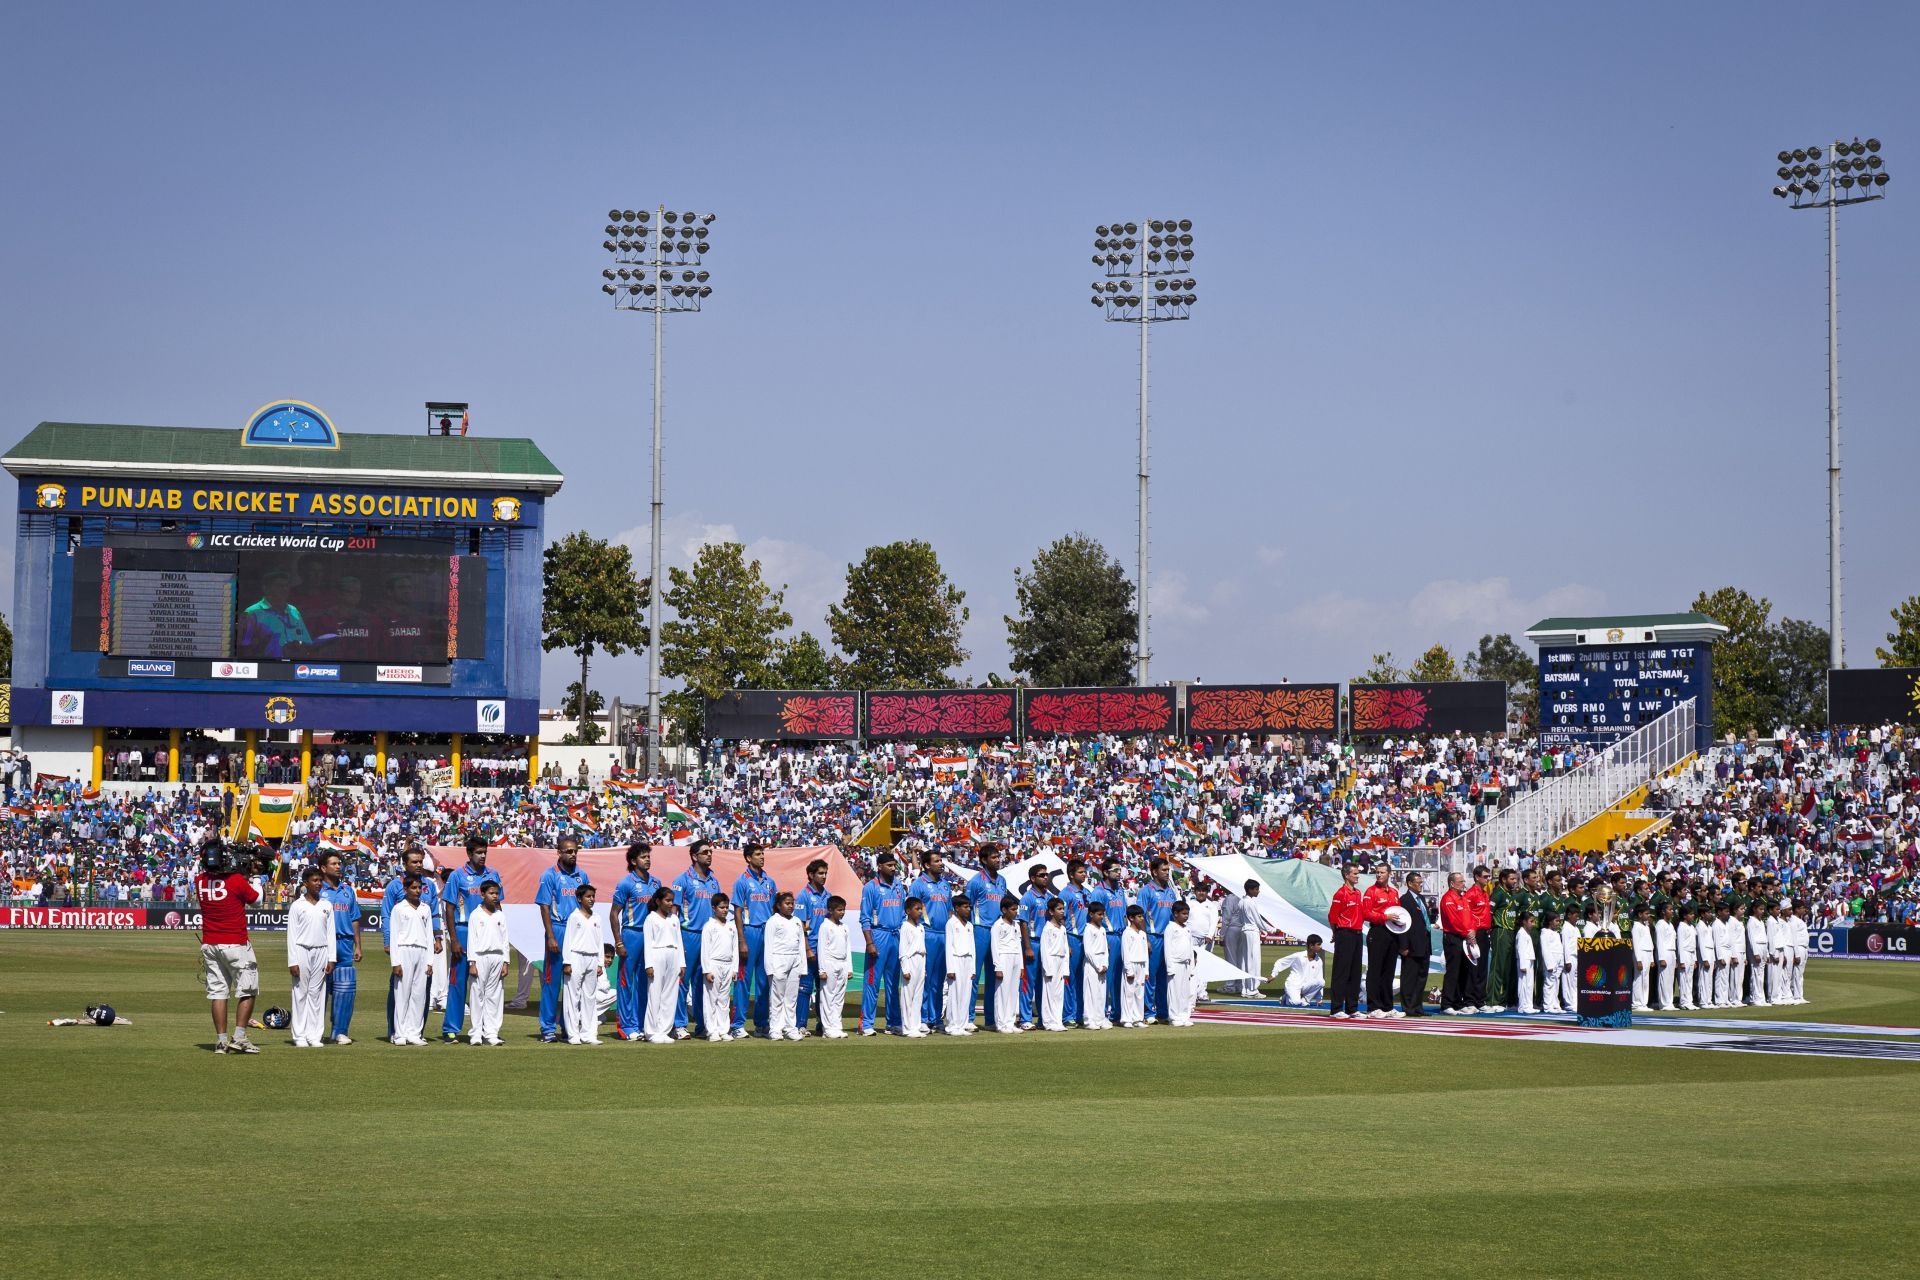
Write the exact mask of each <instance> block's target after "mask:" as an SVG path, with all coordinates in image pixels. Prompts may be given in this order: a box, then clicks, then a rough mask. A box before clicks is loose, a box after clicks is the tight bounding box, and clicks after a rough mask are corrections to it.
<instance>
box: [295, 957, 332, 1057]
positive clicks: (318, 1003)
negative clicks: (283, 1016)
mask: <svg viewBox="0 0 1920 1280" xmlns="http://www.w3.org/2000/svg"><path fill="white" fill-rule="evenodd" d="M332 962H333V948H332V947H296V948H294V951H293V963H294V964H296V965H298V966H299V968H300V976H299V977H297V978H295V979H294V980H293V1026H292V1028H291V1030H292V1031H293V1042H294V1043H295V1044H319V1043H320V1037H321V1036H322V1035H323V1034H325V1030H326V1013H327V966H328V965H329V964H331V963H332Z"/></svg>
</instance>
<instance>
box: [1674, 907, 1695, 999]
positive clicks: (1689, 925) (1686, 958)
mask: <svg viewBox="0 0 1920 1280" xmlns="http://www.w3.org/2000/svg"><path fill="white" fill-rule="evenodd" d="M1673 954H1674V962H1675V963H1676V964H1677V965H1679V970H1678V983H1677V987H1676V991H1675V994H1676V996H1677V997H1678V999H1679V1005H1680V1008H1682V1009H1692V1008H1694V1007H1695V1005H1694V1003H1693V975H1694V970H1695V969H1696V968H1697V967H1698V966H1699V964H1700V942H1699V938H1698V933H1697V931H1696V930H1695V929H1694V927H1693V904H1692V903H1688V904H1687V905H1686V906H1684V907H1681V908H1680V923H1679V924H1678V925H1676V926H1675V927H1674V930H1673Z"/></svg>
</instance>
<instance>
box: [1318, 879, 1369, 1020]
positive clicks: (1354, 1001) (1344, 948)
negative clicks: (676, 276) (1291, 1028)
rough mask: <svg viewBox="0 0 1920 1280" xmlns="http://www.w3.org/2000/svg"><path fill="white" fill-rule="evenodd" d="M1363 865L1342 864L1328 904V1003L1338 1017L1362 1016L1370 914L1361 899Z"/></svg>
mask: <svg viewBox="0 0 1920 1280" xmlns="http://www.w3.org/2000/svg"><path fill="white" fill-rule="evenodd" d="M1359 886H1360V868H1359V867H1356V866H1354V865H1353V863H1351V862H1349V863H1347V864H1346V865H1345V866H1343V867H1341V868H1340V887H1339V888H1338V889H1335V890H1334V891H1333V900H1332V901H1331V902H1329V903H1328V904H1327V923H1328V924H1329V925H1331V926H1333V988H1332V990H1331V991H1330V992H1329V993H1328V995H1327V1001H1328V1005H1329V1007H1330V1008H1331V1010H1332V1012H1333V1016H1334V1017H1336V1018H1342V1019H1345V1018H1357V1017H1359V1016H1360V925H1361V923H1362V922H1363V921H1364V920H1365V919H1366V918H1367V913H1366V906H1365V904H1364V903H1362V901H1361V899H1360V887H1359Z"/></svg>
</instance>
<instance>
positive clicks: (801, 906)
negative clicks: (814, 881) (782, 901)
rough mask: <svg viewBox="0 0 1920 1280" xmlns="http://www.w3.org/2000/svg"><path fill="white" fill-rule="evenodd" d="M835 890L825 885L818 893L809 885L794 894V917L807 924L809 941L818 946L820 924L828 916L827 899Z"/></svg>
mask: <svg viewBox="0 0 1920 1280" xmlns="http://www.w3.org/2000/svg"><path fill="white" fill-rule="evenodd" d="M832 896H833V891H832V890H831V889H828V888H827V887H826V886H825V885H822V886H821V887H820V891H819V892H818V893H815V892H814V889H813V886H812V885H808V886H807V887H806V888H804V889H802V890H800V892H798V893H796V894H794V895H793V918H794V919H796V920H798V921H799V922H800V923H802V924H804V925H806V926H807V941H809V942H811V943H812V944H813V945H814V946H815V947H816V948H817V947H818V946H819V945H820V925H821V923H822V922H823V921H825V920H826V918H827V899H828V898H831V897H832Z"/></svg>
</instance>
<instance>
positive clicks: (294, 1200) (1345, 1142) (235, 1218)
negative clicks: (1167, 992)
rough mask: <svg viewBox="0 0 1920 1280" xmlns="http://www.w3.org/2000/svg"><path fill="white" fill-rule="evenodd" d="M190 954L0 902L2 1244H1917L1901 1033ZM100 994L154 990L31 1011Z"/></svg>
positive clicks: (935, 1265)
mask: <svg viewBox="0 0 1920 1280" xmlns="http://www.w3.org/2000/svg"><path fill="white" fill-rule="evenodd" d="M256 946H257V949H258V950H259V952H260V955H261V959H262V962H263V972H264V973H265V975H266V976H267V986H266V989H265V990H264V991H263V999H262V1002H261V1007H262V1008H264V1007H265V1006H266V1005H267V1004H269V1003H281V1004H285V1003H286V983H285V971H284V969H279V968H276V966H277V965H278V964H279V963H280V961H281V958H282V957H283V955H284V950H283V944H282V943H281V941H280V939H279V938H278V937H272V936H269V937H266V938H262V939H259V940H257V943H256ZM376 959H377V952H376V953H375V955H370V956H369V957H368V960H369V961H370V962H373V961H376ZM196 962H197V953H196V950H195V946H194V943H193V939H192V938H191V937H190V936H184V935H177V934H111V935H109V934H48V933H25V932H21V933H12V934H7V935H0V1010H4V1013H0V1071H3V1072H4V1077H3V1078H4V1080H5V1085H6V1093H7V1097H8V1101H9V1107H8V1111H9V1121H10V1123H9V1126H8V1141H7V1145H6V1161H5V1171H4V1174H0V1260H3V1261H0V1269H3V1270H4V1272H5V1274H7V1275H9V1276H17V1277H28V1276H95V1275H113V1276H119V1277H128V1278H131V1277H144V1276H226V1275H235V1276H238V1275H248V1276H253V1275H265V1276H281V1275H287V1276H294V1275H299V1276H318V1275H328V1276H339V1277H358V1276H382V1277H389V1276H405V1277H425V1276H457V1277H462V1278H471V1277H476V1276H493V1275H501V1276H505V1275H512V1276H589V1275H624V1274H628V1273H645V1272H648V1271H652V1270H656V1269H669V1268H670V1269H672V1270H676V1271H681V1272H687V1273H690V1274H697V1275H744V1276H759V1275H785V1276H794V1275H832V1276H845V1275H913V1276H916V1277H928V1276H998V1275H1035V1274H1039V1275H1048V1276H1058V1275H1065V1276H1072V1275H1083V1274H1085V1275H1116V1274H1120V1275H1134V1274H1146V1273H1149V1272H1152V1273H1159V1274H1168V1273H1172V1272H1185V1273H1190V1274H1196V1275H1258V1276H1281V1275H1296V1274H1314V1275H1324V1276H1329V1277H1345V1276H1354V1275H1396V1276H1399V1275H1412V1274H1419V1275H1426V1276H1442V1275H1471V1276H1476V1277H1482V1278H1484V1277H1489V1276H1519V1275H1552V1276H1561V1275H1588V1274H1602V1273H1606V1274H1610V1275H1612V1276H1616V1277H1618V1276H1623V1275H1624V1276H1685V1275H1702V1276H1705V1275H1712V1276H1714V1277H1716V1278H1718V1277H1724V1276H1727V1275H1736V1274H1737V1275H1743V1276H1753V1275H1784V1274H1788V1273H1789V1272H1791V1273H1793V1274H1795V1275H1798V1276H1811V1275H1829V1274H1831V1275H1836V1276H1837V1275H1850V1276H1858V1275H1862V1274H1878V1273H1882V1272H1884V1271H1886V1270H1887V1269H1888V1268H1889V1267H1892V1268H1895V1269H1897V1268H1898V1267H1900V1266H1903V1265H1908V1264H1903V1263H1901V1262H1899V1259H1900V1258H1901V1257H1910V1256H1911V1254H1912V1251H1913V1249H1914V1247H1915V1245H1916V1244H1917V1243H1920V1227H1916V1226H1915V1214H1914V1211H1913V1205H1914V1203H1915V1198H1916V1196H1917V1195H1920V1161H1916V1160H1915V1159H1914V1158H1913V1155H1912V1153H1913V1152H1914V1151H1915V1150H1916V1147H1917V1146H1920V1064H1915V1063H1906V1062H1881V1061H1856V1060H1846V1059H1817V1058H1791V1057H1770V1056H1760V1055H1752V1054H1740V1053H1705V1052H1698V1051H1684V1050H1672V1049H1635V1048H1622V1047H1613V1046H1605V1047H1600V1046H1596V1047H1587V1046H1583V1045H1568V1044H1543V1043H1532V1044H1529V1043H1525V1042H1518V1041H1512V1040H1495V1039H1477V1038H1467V1037H1450V1036H1411V1035H1392V1034H1383V1033H1380V1032H1377V1031H1364V1030H1347V1029H1341V1030H1318V1029H1314V1030H1287V1029H1276V1028H1248V1027H1208V1026H1201V1027H1197V1028H1194V1029H1191V1030H1180V1031H1176V1030H1172V1029H1162V1028H1156V1029H1153V1030H1149V1031H1146V1032H1132V1033H1122V1032H1111V1033H1106V1034H1099V1035H1095V1034H1087V1033H1073V1034H1069V1035H1062V1036H1045V1035H1029V1036H1026V1037H1025V1038H1023V1039H1019V1040H1011V1041H1010V1040H1006V1039H1004V1038H1000V1037H995V1036H991V1035H980V1036H975V1037H973V1038H972V1039H970V1040H966V1041H959V1042H955V1041H949V1040H945V1039H936V1040H929V1041H903V1040H896V1039H886V1038H880V1039H873V1040H862V1039H860V1038H858V1037H854V1038H853V1039H850V1040H846V1041H840V1042H832V1043H829V1042H824V1041H818V1040H809V1041H807V1042H804V1043H801V1044H769V1043H765V1042H762V1041H744V1042H739V1043H734V1044H725V1045H709V1044H704V1043H698V1042H689V1043H684V1044H679V1045H675V1046H672V1047H670V1048H661V1047H650V1046H645V1045H628V1044H622V1043H619V1042H617V1041H607V1042H605V1043H603V1044H602V1045H600V1046H599V1047H598V1048H568V1047H554V1046H545V1045H541V1044H538V1043H536V1042H535V1041H534V1040H532V1039H531V1038H530V1036H531V1034H532V1032H531V1028H532V1022H531V1019H530V1017H529V1016H528V1015H525V1014H517V1015H510V1016H509V1018H508V1023H507V1032H506V1034H507V1037H508V1044H507V1046H506V1047H504V1048H499V1049H486V1048H481V1049H473V1048H469V1047H467V1046H464V1045H459V1046H449V1045H434V1046H430V1047H428V1048H424V1049H409V1050H401V1049H395V1048H392V1047H390V1046H388V1045H385V1044H380V1043H376V1042H374V1040H373V1039H372V1037H373V1036H374V1035H377V1034H378V1033H379V1031H380V1029H381V1023H382V1022H383V1013H382V1007H381V1003H382V998H383V997H382V990H381V989H382V988H383V987H384V984H382V983H380V982H379V979H378V976H377V975H378V973H379V970H378V967H377V964H375V963H369V964H367V965H365V966H363V968H362V975H363V977H362V981H363V988H362V990H361V993H360V1005H359V1011H358V1014H357V1016H356V1027H355V1029H356V1030H359V1031H363V1032H364V1033H366V1034H365V1038H363V1039H362V1040H361V1042H360V1043H358V1044H355V1045H353V1046H349V1047H346V1048H334V1047H328V1048H326V1049H323V1050H318V1051H310V1050H309V1051H303V1050H295V1049H293V1048H292V1047H291V1045H289V1044H288V1043H287V1042H286V1040H285V1037H284V1033H258V1032H257V1033H255V1034H256V1036H257V1037H258V1038H259V1039H260V1040H261V1043H262V1044H263V1045H264V1046H265V1052H263V1053H261V1054H260V1055H258V1056H255V1057H250V1058H241V1057H231V1056H228V1057H220V1056H216V1055H214V1054H212V1053H210V1052H208V1051H207V1046H208V1045H209V1044H210V1043H211V1040H212V1035H211V1029H210V1025H209V1023H208V1020H207V1016H206V1010H205V1001H204V1000H203V999H201V998H200V995H199V993H198V990H197V988H196V986H195V974H196V972H197V968H196ZM275 975H277V976H278V980H277V981H276V980H275ZM368 975H373V976H371V977H369V976H368ZM370 986H371V987H372V988H374V989H372V990H369V989H368V988H369V987H370ZM1808 989H1809V995H1810V996H1811V997H1812V999H1813V1000H1814V1004H1813V1005H1812V1006H1810V1007H1809V1008H1808V1009H1805V1010H1792V1011H1782V1013H1783V1015H1784V1014H1787V1013H1791V1014H1792V1016H1794V1017H1817V1018H1833V1019H1838V1020H1846V1019H1853V1020H1857V1021H1866V1022H1883V1023H1892V1024H1911V1023H1915V1022H1920V965H1907V964H1872V963H1858V962H1856V963H1852V964H1847V963H1843V962H1824V963H1822V962H1815V964H1814V966H1813V968H1812V970H1811V972H1810V974H1809V979H1808ZM102 997H104V998H107V999H110V1000H111V1001H112V1002H113V1003H114V1004H115V1005H116V1006H118V1008H119V1009H120V1011H121V1013H122V1014H123V1015H124V1016H126V1017H129V1018H132V1019H133V1020H134V1023H135V1025H134V1026H132V1027H120V1028H114V1029H112V1030H100V1029H96V1028H91V1027H85V1028H60V1029H49V1028H48V1027H47V1026H46V1025H45V1024H46V1019H47V1018H49V1017H52V1016H58V1015H77V1014H78V1013H79V1011H80V1008H81V1006H83V1005H84V1004H85V1003H87V1002H88V1001H89V1000H90V999H97V998H102ZM430 1025H432V1026H435V1027H437V1025H438V1023H437V1019H436V1020H435V1021H434V1022H433V1023H432V1024H430Z"/></svg>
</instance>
